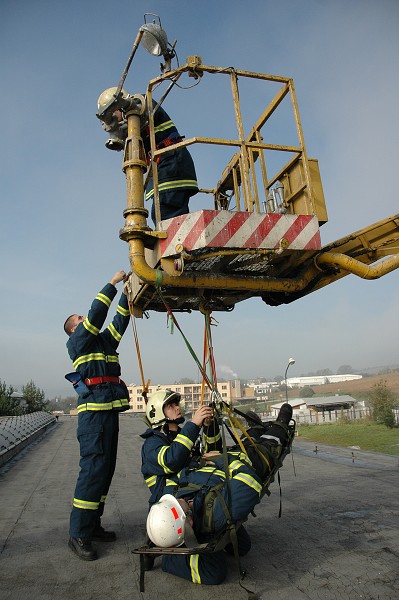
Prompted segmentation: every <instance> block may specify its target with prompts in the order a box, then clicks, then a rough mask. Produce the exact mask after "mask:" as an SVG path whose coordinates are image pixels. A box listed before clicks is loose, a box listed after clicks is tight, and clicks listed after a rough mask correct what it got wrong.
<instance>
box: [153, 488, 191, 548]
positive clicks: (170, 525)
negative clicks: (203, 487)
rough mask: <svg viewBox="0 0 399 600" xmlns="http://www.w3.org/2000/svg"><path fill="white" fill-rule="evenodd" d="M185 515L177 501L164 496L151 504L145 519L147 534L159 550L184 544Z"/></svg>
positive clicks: (171, 497) (167, 495) (169, 495)
mask: <svg viewBox="0 0 399 600" xmlns="http://www.w3.org/2000/svg"><path fill="white" fill-rule="evenodd" d="M185 523H186V515H185V512H184V510H183V509H182V507H181V506H180V504H179V502H178V500H177V499H176V498H175V497H174V496H172V495H171V494H165V495H164V496H162V497H161V499H160V500H159V501H158V502H157V503H156V504H153V505H152V507H151V510H150V512H149V513H148V517H147V534H148V537H149V538H150V540H151V541H152V542H153V544H155V545H156V546H159V547H160V548H172V547H174V546H181V545H182V544H183V543H184V527H185Z"/></svg>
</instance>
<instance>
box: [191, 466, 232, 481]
mask: <svg viewBox="0 0 399 600" xmlns="http://www.w3.org/2000/svg"><path fill="white" fill-rule="evenodd" d="M198 472H199V473H212V474H213V475H218V476H219V477H223V479H225V477H226V475H225V473H224V471H220V470H219V469H215V467H211V466H209V467H201V468H200V469H198Z"/></svg>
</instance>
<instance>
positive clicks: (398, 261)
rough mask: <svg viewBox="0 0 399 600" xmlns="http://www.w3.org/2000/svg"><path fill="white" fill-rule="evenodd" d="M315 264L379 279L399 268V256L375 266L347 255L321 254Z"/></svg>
mask: <svg viewBox="0 0 399 600" xmlns="http://www.w3.org/2000/svg"><path fill="white" fill-rule="evenodd" d="M315 262H316V265H317V266H319V267H322V266H324V265H329V266H333V267H337V268H338V269H341V270H343V271H347V272H348V273H352V274H353V275H357V276H358V277H362V278H363V279H378V278H379V277H382V276H383V275H386V274H387V273H390V272H391V271H394V270H395V269H397V268H398V267H399V255H394V256H388V257H387V258H384V259H383V260H381V261H380V262H378V263H377V264H375V265H366V264H364V263H363V262H361V261H359V260H356V259H355V258H352V257H351V256H346V255H345V254H339V253H336V252H326V253H325V254H319V255H318V256H317V257H316V258H315Z"/></svg>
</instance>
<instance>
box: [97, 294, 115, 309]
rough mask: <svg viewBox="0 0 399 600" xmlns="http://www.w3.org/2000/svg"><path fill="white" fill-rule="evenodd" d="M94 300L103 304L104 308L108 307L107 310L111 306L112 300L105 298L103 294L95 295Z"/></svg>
mask: <svg viewBox="0 0 399 600" xmlns="http://www.w3.org/2000/svg"><path fill="white" fill-rule="evenodd" d="M96 300H99V301H100V302H103V303H104V304H105V305H106V306H108V308H109V307H110V306H111V302H112V300H111V298H108V296H106V295H105V294H101V293H100V294H97V296H96Z"/></svg>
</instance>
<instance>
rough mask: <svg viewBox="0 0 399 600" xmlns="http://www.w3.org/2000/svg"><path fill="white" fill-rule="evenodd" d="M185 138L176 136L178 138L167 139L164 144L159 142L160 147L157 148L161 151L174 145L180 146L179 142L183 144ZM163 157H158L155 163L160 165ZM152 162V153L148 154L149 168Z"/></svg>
mask: <svg viewBox="0 0 399 600" xmlns="http://www.w3.org/2000/svg"><path fill="white" fill-rule="evenodd" d="M183 139H184V138H182V137H179V136H176V137H171V138H166V140H163V141H162V142H159V144H158V146H157V150H160V149H161V148H166V147H167V146H173V144H178V143H179V142H182V141H183ZM161 158H162V157H161V156H157V157H156V159H155V161H156V163H157V164H159V161H160V160H161ZM150 162H151V152H148V155H147V166H149V164H150Z"/></svg>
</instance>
